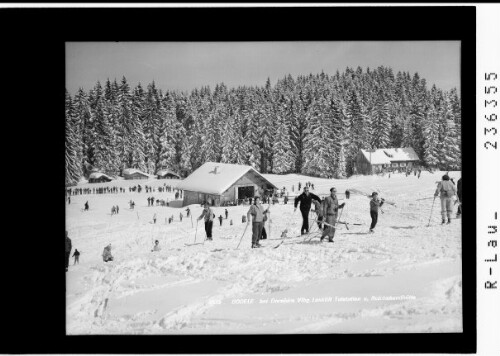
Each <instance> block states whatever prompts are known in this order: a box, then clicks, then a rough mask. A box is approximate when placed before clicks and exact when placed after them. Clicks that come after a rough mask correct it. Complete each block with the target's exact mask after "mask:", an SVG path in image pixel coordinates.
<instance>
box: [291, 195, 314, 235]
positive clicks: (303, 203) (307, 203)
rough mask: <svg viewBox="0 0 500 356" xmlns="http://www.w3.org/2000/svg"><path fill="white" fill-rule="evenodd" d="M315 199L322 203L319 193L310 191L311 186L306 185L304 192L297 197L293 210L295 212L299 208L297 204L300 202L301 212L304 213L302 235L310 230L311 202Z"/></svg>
mask: <svg viewBox="0 0 500 356" xmlns="http://www.w3.org/2000/svg"><path fill="white" fill-rule="evenodd" d="M313 199H314V200H317V201H318V202H319V203H321V199H320V198H319V197H318V196H317V195H315V194H313V193H309V188H308V187H307V186H305V187H304V192H303V193H302V194H300V195H299V196H298V197H297V198H295V204H294V207H295V209H294V210H293V211H294V212H295V211H296V210H297V205H298V204H299V202H300V212H301V213H302V227H301V228H300V234H301V235H304V234H307V233H308V232H309V211H310V210H311V202H312V200H313Z"/></svg>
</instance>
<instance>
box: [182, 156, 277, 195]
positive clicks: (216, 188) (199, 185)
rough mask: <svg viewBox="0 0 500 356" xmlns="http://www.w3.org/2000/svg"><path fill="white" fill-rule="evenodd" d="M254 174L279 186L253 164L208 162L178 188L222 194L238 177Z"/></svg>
mask: <svg viewBox="0 0 500 356" xmlns="http://www.w3.org/2000/svg"><path fill="white" fill-rule="evenodd" d="M249 171H252V172H253V174H255V175H257V176H258V177H260V178H261V179H262V180H264V181H266V183H267V184H269V185H272V186H273V187H274V188H277V187H275V186H274V184H272V183H271V182H269V180H267V179H266V178H264V177H263V176H262V175H261V174H260V173H259V172H257V171H256V170H255V169H254V168H253V167H252V166H244V165H239V164H228V163H215V162H206V163H205V164H203V165H202V166H201V167H200V168H198V169H197V170H195V171H194V172H193V173H191V174H190V175H189V176H188V177H187V178H186V179H184V180H183V181H182V182H181V183H180V184H178V185H177V188H179V189H183V190H189V191H194V192H203V193H207V194H216V195H221V194H222V193H224V192H225V191H226V190H227V189H228V188H229V187H230V186H231V185H233V184H234V182H236V181H237V180H238V179H240V178H241V177H243V176H244V175H245V174H246V173H248V172H249Z"/></svg>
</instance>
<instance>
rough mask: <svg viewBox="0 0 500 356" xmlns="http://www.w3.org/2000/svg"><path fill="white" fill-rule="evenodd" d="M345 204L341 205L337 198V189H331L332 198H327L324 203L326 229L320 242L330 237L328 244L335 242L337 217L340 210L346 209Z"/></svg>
mask: <svg viewBox="0 0 500 356" xmlns="http://www.w3.org/2000/svg"><path fill="white" fill-rule="evenodd" d="M344 205H345V203H342V204H340V205H339V200H338V198H337V189H336V188H335V187H334V188H331V189H330V196H328V197H326V198H325V201H324V202H323V216H324V219H325V223H326V224H328V225H326V224H325V229H324V230H323V233H322V234H321V238H320V241H323V239H324V238H325V237H326V236H328V242H333V238H334V237H335V230H336V228H335V224H336V223H337V215H338V212H339V209H342V208H343V207H344Z"/></svg>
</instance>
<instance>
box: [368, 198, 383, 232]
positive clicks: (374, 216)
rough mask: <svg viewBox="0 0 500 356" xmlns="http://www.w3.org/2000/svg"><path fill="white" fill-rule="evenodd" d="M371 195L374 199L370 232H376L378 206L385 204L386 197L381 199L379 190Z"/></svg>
mask: <svg viewBox="0 0 500 356" xmlns="http://www.w3.org/2000/svg"><path fill="white" fill-rule="evenodd" d="M370 197H371V198H372V200H370V216H371V218H372V223H371V225H370V232H371V233H374V232H375V230H374V229H375V226H376V225H377V221H378V208H380V207H381V206H382V205H383V204H384V199H381V200H379V199H378V193H377V192H373V193H372V195H371V196H370Z"/></svg>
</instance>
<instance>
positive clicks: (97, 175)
mask: <svg viewBox="0 0 500 356" xmlns="http://www.w3.org/2000/svg"><path fill="white" fill-rule="evenodd" d="M101 177H106V178H108V179H111V180H113V178H112V177H110V176H108V175H107V174H104V173H101V172H94V173H92V174H91V175H90V176H89V179H91V178H92V179H97V178H101Z"/></svg>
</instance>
